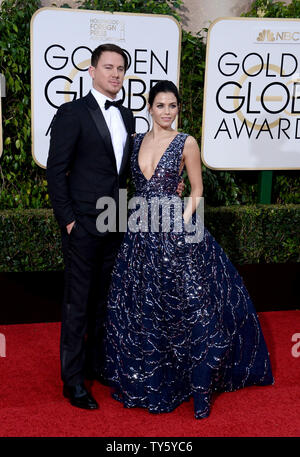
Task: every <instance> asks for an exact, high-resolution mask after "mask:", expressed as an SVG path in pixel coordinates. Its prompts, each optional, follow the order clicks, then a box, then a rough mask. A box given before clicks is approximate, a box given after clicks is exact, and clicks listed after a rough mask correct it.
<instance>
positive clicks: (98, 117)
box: [86, 92, 117, 169]
mask: <svg viewBox="0 0 300 457" xmlns="http://www.w3.org/2000/svg"><path fill="white" fill-rule="evenodd" d="M86 103H87V109H88V111H89V113H90V115H91V116H92V119H93V121H94V123H95V125H96V127H97V130H98V132H99V134H100V136H101V138H102V140H103V142H104V144H105V148H106V150H107V151H108V152H109V153H110V157H111V159H112V161H113V164H114V167H115V168H116V169H117V164H116V158H115V154H114V149H113V145H112V141H111V136H110V132H109V129H108V127H107V124H106V122H105V119H104V116H103V114H102V111H101V109H100V107H99V105H98V103H97V101H96V99H95V97H94V96H93V95H92V93H91V92H89V93H88V95H87V96H86Z"/></svg>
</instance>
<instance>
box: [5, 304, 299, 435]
mask: <svg viewBox="0 0 300 457" xmlns="http://www.w3.org/2000/svg"><path fill="white" fill-rule="evenodd" d="M259 318H260V322H261V325H262V328H263V332H264V335H265V338H266V341H267V344H268V348H269V352H270V354H271V362H272V367H273V372H274V376H275V384H274V385H273V386H267V387H248V388H246V389H242V390H239V391H237V392H232V393H223V394H219V395H217V396H216V398H215V401H214V404H213V407H212V412H211V415H210V417H209V418H208V419H202V420H198V421H197V420H195V419H194V417H193V405H192V401H190V402H188V403H185V404H183V405H181V406H180V407H179V408H177V409H176V410H175V411H174V412H172V413H169V414H161V415H153V414H150V413H148V412H147V411H144V410H142V409H125V408H123V406H122V405H121V404H119V403H118V402H116V401H115V400H113V399H112V398H111V396H110V389H109V388H108V387H105V386H102V385H100V384H98V383H94V384H93V385H92V388H91V390H92V392H93V394H94V396H95V398H96V399H97V400H98V401H99V402H100V410H98V411H83V410H79V409H77V408H74V407H72V406H71V405H70V404H69V403H68V402H67V400H65V399H64V398H63V397H62V394H61V390H62V384H61V381H60V375H59V329H60V324H58V323H54V324H53V323H51V324H32V325H27V324H26V325H25V324H23V325H7V326H0V333H1V334H3V335H4V336H5V339H6V357H0V380H1V381H0V436H1V437H56V436H57V437H129V436H130V437H179V436H180V437H217V436H219V437H249V436H250V437H251V436H252V437H298V436H299V435H300V413H299V412H300V409H299V407H300V357H294V356H293V354H292V347H293V346H294V345H295V344H296V343H295V342H293V341H292V336H293V335H294V334H295V333H300V311H276V312H265V313H260V314H259ZM0 337H1V335H0ZM2 340H3V337H2ZM0 341H1V339H0ZM1 352H2V355H3V347H2V349H1V348H0V353H1ZM298 353H299V354H300V348H294V355H298Z"/></svg>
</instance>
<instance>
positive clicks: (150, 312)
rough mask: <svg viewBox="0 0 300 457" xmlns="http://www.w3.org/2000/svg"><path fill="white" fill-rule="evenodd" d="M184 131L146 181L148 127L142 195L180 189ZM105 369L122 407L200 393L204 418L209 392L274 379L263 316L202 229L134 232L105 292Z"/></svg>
mask: <svg viewBox="0 0 300 457" xmlns="http://www.w3.org/2000/svg"><path fill="white" fill-rule="evenodd" d="M187 136H188V135H186V134H184V133H179V134H177V136H176V137H175V138H174V139H173V141H172V142H171V143H170V145H169V146H168V148H167V149H166V150H165V152H164V154H163V156H162V158H161V159H160V161H159V163H158V166H157V167H156V170H155V171H154V174H153V176H152V177H151V178H150V179H149V180H147V179H146V178H145V176H144V175H143V174H142V172H141V170H140V168H139V165H138V152H139V149H140V145H141V142H142V140H143V138H144V134H137V135H136V137H135V144H134V150H133V154H132V158H131V168H132V175H133V179H134V183H135V188H136V194H135V195H136V196H142V197H144V198H146V199H147V201H150V200H151V198H153V197H157V196H158V197H161V196H172V195H176V189H177V185H178V182H179V180H180V177H181V174H182V172H181V173H180V174H179V167H180V163H181V158H182V151H183V147H184V142H185V140H186V138H187ZM104 353H105V366H104V367H103V375H104V377H105V378H106V379H107V380H109V381H110V383H111V385H112V386H114V393H113V396H114V398H115V399H117V400H119V401H121V402H123V404H124V406H125V407H143V408H147V409H148V410H149V411H150V412H152V413H161V412H170V411H172V410H173V409H174V408H176V407H177V406H178V405H180V404H181V403H182V402H183V401H186V400H189V399H190V398H191V397H192V398H193V400H194V411H195V417H196V418H197V419H200V418H204V417H207V416H208V415H209V413H210V403H211V397H212V394H213V392H215V391H217V392H226V391H233V390H236V389H240V388H242V387H245V386H250V385H267V384H272V383H273V377H272V372H271V367H270V361H269V355H268V351H267V348H266V344H265V341H264V337H263V334H262V332H261V328H260V324H259V321H258V318H257V315H256V312H255V309H254V307H253V304H252V302H251V300H250V297H249V295H248V292H247V290H246V288H245V286H244V284H243V281H242V279H241V277H240V276H239V274H238V272H237V271H236V269H235V268H234V266H233V265H232V264H231V262H230V260H229V259H228V258H227V256H226V255H225V253H224V251H223V250H222V248H221V247H220V246H219V245H218V244H217V242H216V241H215V240H214V238H213V237H212V236H211V234H210V233H209V232H208V231H207V230H206V229H205V231H204V238H203V241H201V242H199V243H186V242H185V238H184V233H183V232H182V233H175V232H174V231H173V232H171V233H165V232H162V231H159V232H150V231H149V232H142V231H140V232H137V233H133V232H131V231H128V232H127V233H126V234H125V237H124V241H123V243H122V245H121V248H120V251H119V253H118V256H117V259H116V263H115V267H114V270H113V273H112V282H111V287H110V292H109V297H108V307H107V321H106V324H105V338H104Z"/></svg>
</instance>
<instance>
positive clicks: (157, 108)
mask: <svg viewBox="0 0 300 457" xmlns="http://www.w3.org/2000/svg"><path fill="white" fill-rule="evenodd" d="M149 112H150V114H151V116H152V120H153V124H158V125H159V126H160V127H162V128H164V129H167V128H170V127H171V125H172V123H173V122H174V120H175V118H176V116H177V114H178V103H177V99H176V97H175V95H174V94H173V93H172V92H159V93H158V94H157V95H156V97H155V98H154V100H153V105H152V106H150V107H149Z"/></svg>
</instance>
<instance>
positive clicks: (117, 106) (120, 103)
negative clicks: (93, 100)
mask: <svg viewBox="0 0 300 457" xmlns="http://www.w3.org/2000/svg"><path fill="white" fill-rule="evenodd" d="M121 105H122V100H117V101H116V102H111V101H110V100H106V102H105V105H104V108H105V109H108V108H109V107H110V106H115V107H116V108H120V106H121Z"/></svg>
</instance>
